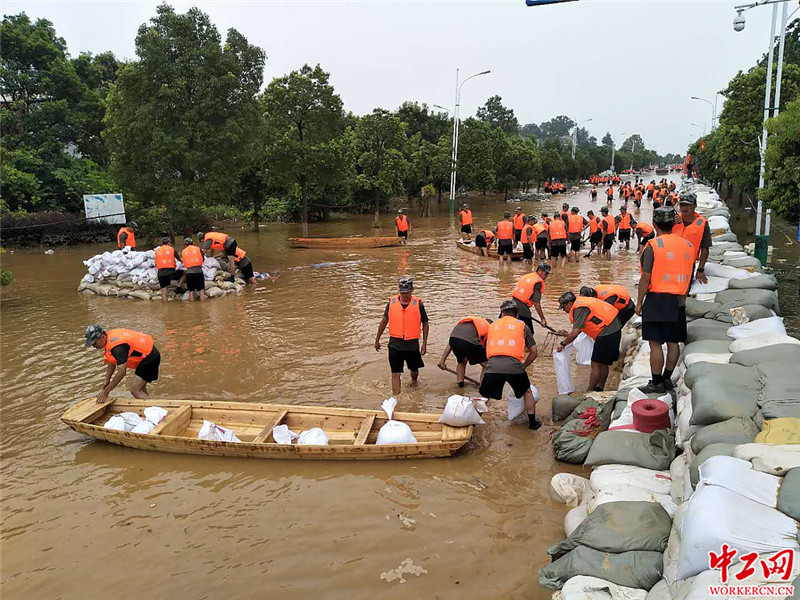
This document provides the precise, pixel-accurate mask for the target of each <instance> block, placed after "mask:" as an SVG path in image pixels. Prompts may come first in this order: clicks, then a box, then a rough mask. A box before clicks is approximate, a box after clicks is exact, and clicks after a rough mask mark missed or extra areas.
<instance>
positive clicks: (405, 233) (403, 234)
mask: <svg viewBox="0 0 800 600" xmlns="http://www.w3.org/2000/svg"><path fill="white" fill-rule="evenodd" d="M397 237H399V238H405V239H408V231H398V232H397Z"/></svg>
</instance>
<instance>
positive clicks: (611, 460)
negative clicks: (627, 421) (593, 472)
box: [584, 429, 675, 471]
mask: <svg viewBox="0 0 800 600" xmlns="http://www.w3.org/2000/svg"><path fill="white" fill-rule="evenodd" d="M674 458H675V438H674V436H673V435H672V433H671V432H669V431H667V430H665V429H661V430H658V431H654V432H653V433H638V432H631V431H603V432H602V433H600V434H599V435H598V436H597V438H596V439H595V441H594V443H593V444H592V447H591V449H590V450H589V454H588V456H587V457H586V461H585V463H584V464H585V465H587V466H597V465H609V464H620V465H634V466H637V467H643V468H645V469H653V470H656V471H663V470H665V469H669V464H670V463H671V462H672V459H674Z"/></svg>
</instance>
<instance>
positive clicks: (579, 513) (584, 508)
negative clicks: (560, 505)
mask: <svg viewBox="0 0 800 600" xmlns="http://www.w3.org/2000/svg"><path fill="white" fill-rule="evenodd" d="M588 516H589V504H588V503H587V502H584V503H583V504H579V505H578V506H576V507H575V508H571V509H570V510H569V511H567V514H566V515H564V535H566V536H567V537H569V536H571V535H572V532H573V531H575V530H576V529H577V528H578V525H580V524H581V523H583V521H584V520H585V519H586V517H588Z"/></svg>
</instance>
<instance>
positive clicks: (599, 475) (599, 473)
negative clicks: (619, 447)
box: [589, 465, 672, 494]
mask: <svg viewBox="0 0 800 600" xmlns="http://www.w3.org/2000/svg"><path fill="white" fill-rule="evenodd" d="M671 484H672V481H671V477H670V474H669V471H654V470H652V469H643V468H641V467H634V466H630V465H602V466H599V467H595V468H594V469H593V470H592V474H591V475H590V476H589V486H590V487H591V489H592V491H593V492H599V491H602V490H604V489H606V488H608V487H619V486H629V487H636V488H640V489H643V490H647V491H648V492H653V493H655V494H669V490H670V486H671Z"/></svg>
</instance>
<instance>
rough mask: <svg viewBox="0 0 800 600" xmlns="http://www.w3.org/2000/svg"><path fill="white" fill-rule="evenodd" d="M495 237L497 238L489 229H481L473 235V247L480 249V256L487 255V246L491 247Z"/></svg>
mask: <svg viewBox="0 0 800 600" xmlns="http://www.w3.org/2000/svg"><path fill="white" fill-rule="evenodd" d="M495 239H497V238H496V237H495V235H494V232H493V231H492V230H491V229H481V230H480V231H479V232H478V233H477V234H476V235H475V247H476V248H480V249H481V256H486V257H488V256H489V248H491V247H492V244H494V242H495Z"/></svg>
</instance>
